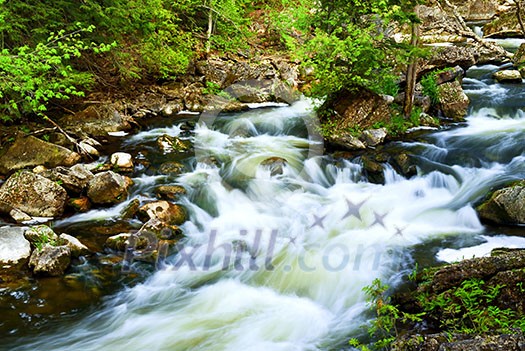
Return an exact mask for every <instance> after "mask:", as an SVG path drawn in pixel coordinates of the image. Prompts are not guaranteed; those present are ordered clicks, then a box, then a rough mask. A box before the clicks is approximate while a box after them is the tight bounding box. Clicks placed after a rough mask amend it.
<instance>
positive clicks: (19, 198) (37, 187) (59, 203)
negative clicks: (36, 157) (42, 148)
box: [0, 171, 67, 217]
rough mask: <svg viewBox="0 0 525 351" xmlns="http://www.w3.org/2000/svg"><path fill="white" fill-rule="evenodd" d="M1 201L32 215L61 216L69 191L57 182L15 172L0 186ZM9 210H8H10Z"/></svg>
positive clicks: (29, 173) (26, 173)
mask: <svg viewBox="0 0 525 351" xmlns="http://www.w3.org/2000/svg"><path fill="white" fill-rule="evenodd" d="M0 203H2V204H3V205H4V206H7V207H8V208H9V211H10V210H11V209H13V208H16V209H18V210H20V211H22V212H25V213H27V214H28V215H30V216H35V217H59V216H61V215H62V213H63V212H64V208H65V207H66V204H67V193H66V191H65V190H64V188H62V187H61V186H59V185H58V184H57V183H56V182H53V181H51V180H49V179H47V178H44V177H42V176H40V175H37V174H34V173H31V172H28V171H22V172H21V173H20V174H13V175H12V176H11V177H9V179H8V180H7V181H6V182H5V183H4V184H3V185H2V187H1V188H0ZM9 211H7V212H9Z"/></svg>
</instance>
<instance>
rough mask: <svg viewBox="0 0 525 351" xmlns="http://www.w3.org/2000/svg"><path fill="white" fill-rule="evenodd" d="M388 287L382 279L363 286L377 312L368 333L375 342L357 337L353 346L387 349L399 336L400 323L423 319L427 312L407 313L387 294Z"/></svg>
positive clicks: (352, 343)
mask: <svg viewBox="0 0 525 351" xmlns="http://www.w3.org/2000/svg"><path fill="white" fill-rule="evenodd" d="M388 289H389V287H388V285H385V284H383V283H382V282H381V280H380V279H374V281H373V282H372V284H371V285H369V286H366V287H364V288H363V291H364V292H365V293H366V296H367V301H368V304H369V306H370V308H371V310H372V311H373V312H374V314H375V319H374V320H373V321H372V322H371V324H370V325H369V326H368V334H369V335H370V337H371V338H372V339H373V340H375V342H374V343H373V344H372V345H370V346H366V345H362V344H361V342H359V341H358V340H357V339H352V340H350V345H351V346H354V347H359V348H360V349H361V350H362V351H369V350H383V349H387V348H388V346H389V345H390V344H391V343H392V342H393V341H394V340H395V339H396V337H398V336H399V332H398V329H397V328H398V325H400V324H406V323H417V322H420V321H421V320H422V316H424V315H425V313H418V314H412V313H407V312H404V311H401V310H400V309H399V307H398V306H396V305H393V304H392V303H391V299H390V296H388V295H387V291H388Z"/></svg>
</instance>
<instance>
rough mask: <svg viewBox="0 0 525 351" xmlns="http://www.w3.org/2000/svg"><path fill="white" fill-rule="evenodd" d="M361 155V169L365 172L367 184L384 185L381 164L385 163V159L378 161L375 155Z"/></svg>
mask: <svg viewBox="0 0 525 351" xmlns="http://www.w3.org/2000/svg"><path fill="white" fill-rule="evenodd" d="M375 156H376V157H374V156H373V155H363V156H362V157H361V162H362V164H363V169H364V171H365V174H366V177H367V179H368V181H369V182H371V183H375V184H384V183H385V174H384V170H385V169H384V167H383V165H382V162H385V161H386V159H384V160H380V159H379V158H378V157H377V155H375Z"/></svg>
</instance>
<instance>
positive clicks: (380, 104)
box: [322, 89, 391, 130]
mask: <svg viewBox="0 0 525 351" xmlns="http://www.w3.org/2000/svg"><path fill="white" fill-rule="evenodd" d="M390 104H391V101H389V100H388V99H387V98H385V97H383V96H381V95H378V94H375V93H373V92H371V91H369V90H366V89H360V90H355V91H348V90H342V91H340V92H339V93H337V95H335V96H333V97H332V98H330V99H328V101H327V102H326V103H325V105H323V107H322V110H323V109H325V110H327V111H328V110H333V111H334V112H335V113H336V114H337V127H338V128H339V129H342V130H349V129H352V128H358V129H369V128H372V127H373V125H374V124H376V123H380V122H381V123H388V122H389V121H390V116H391V111H390Z"/></svg>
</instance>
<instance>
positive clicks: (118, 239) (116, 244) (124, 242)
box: [106, 233, 131, 251]
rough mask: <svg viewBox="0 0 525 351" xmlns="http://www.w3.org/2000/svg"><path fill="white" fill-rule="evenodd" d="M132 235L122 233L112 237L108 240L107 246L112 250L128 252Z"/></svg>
mask: <svg viewBox="0 0 525 351" xmlns="http://www.w3.org/2000/svg"><path fill="white" fill-rule="evenodd" d="M130 237H131V234H129V233H121V234H117V235H113V236H110V237H109V238H107V239H106V246H107V247H109V248H110V249H112V250H116V251H126V249H127V248H128V246H129V238H130Z"/></svg>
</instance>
